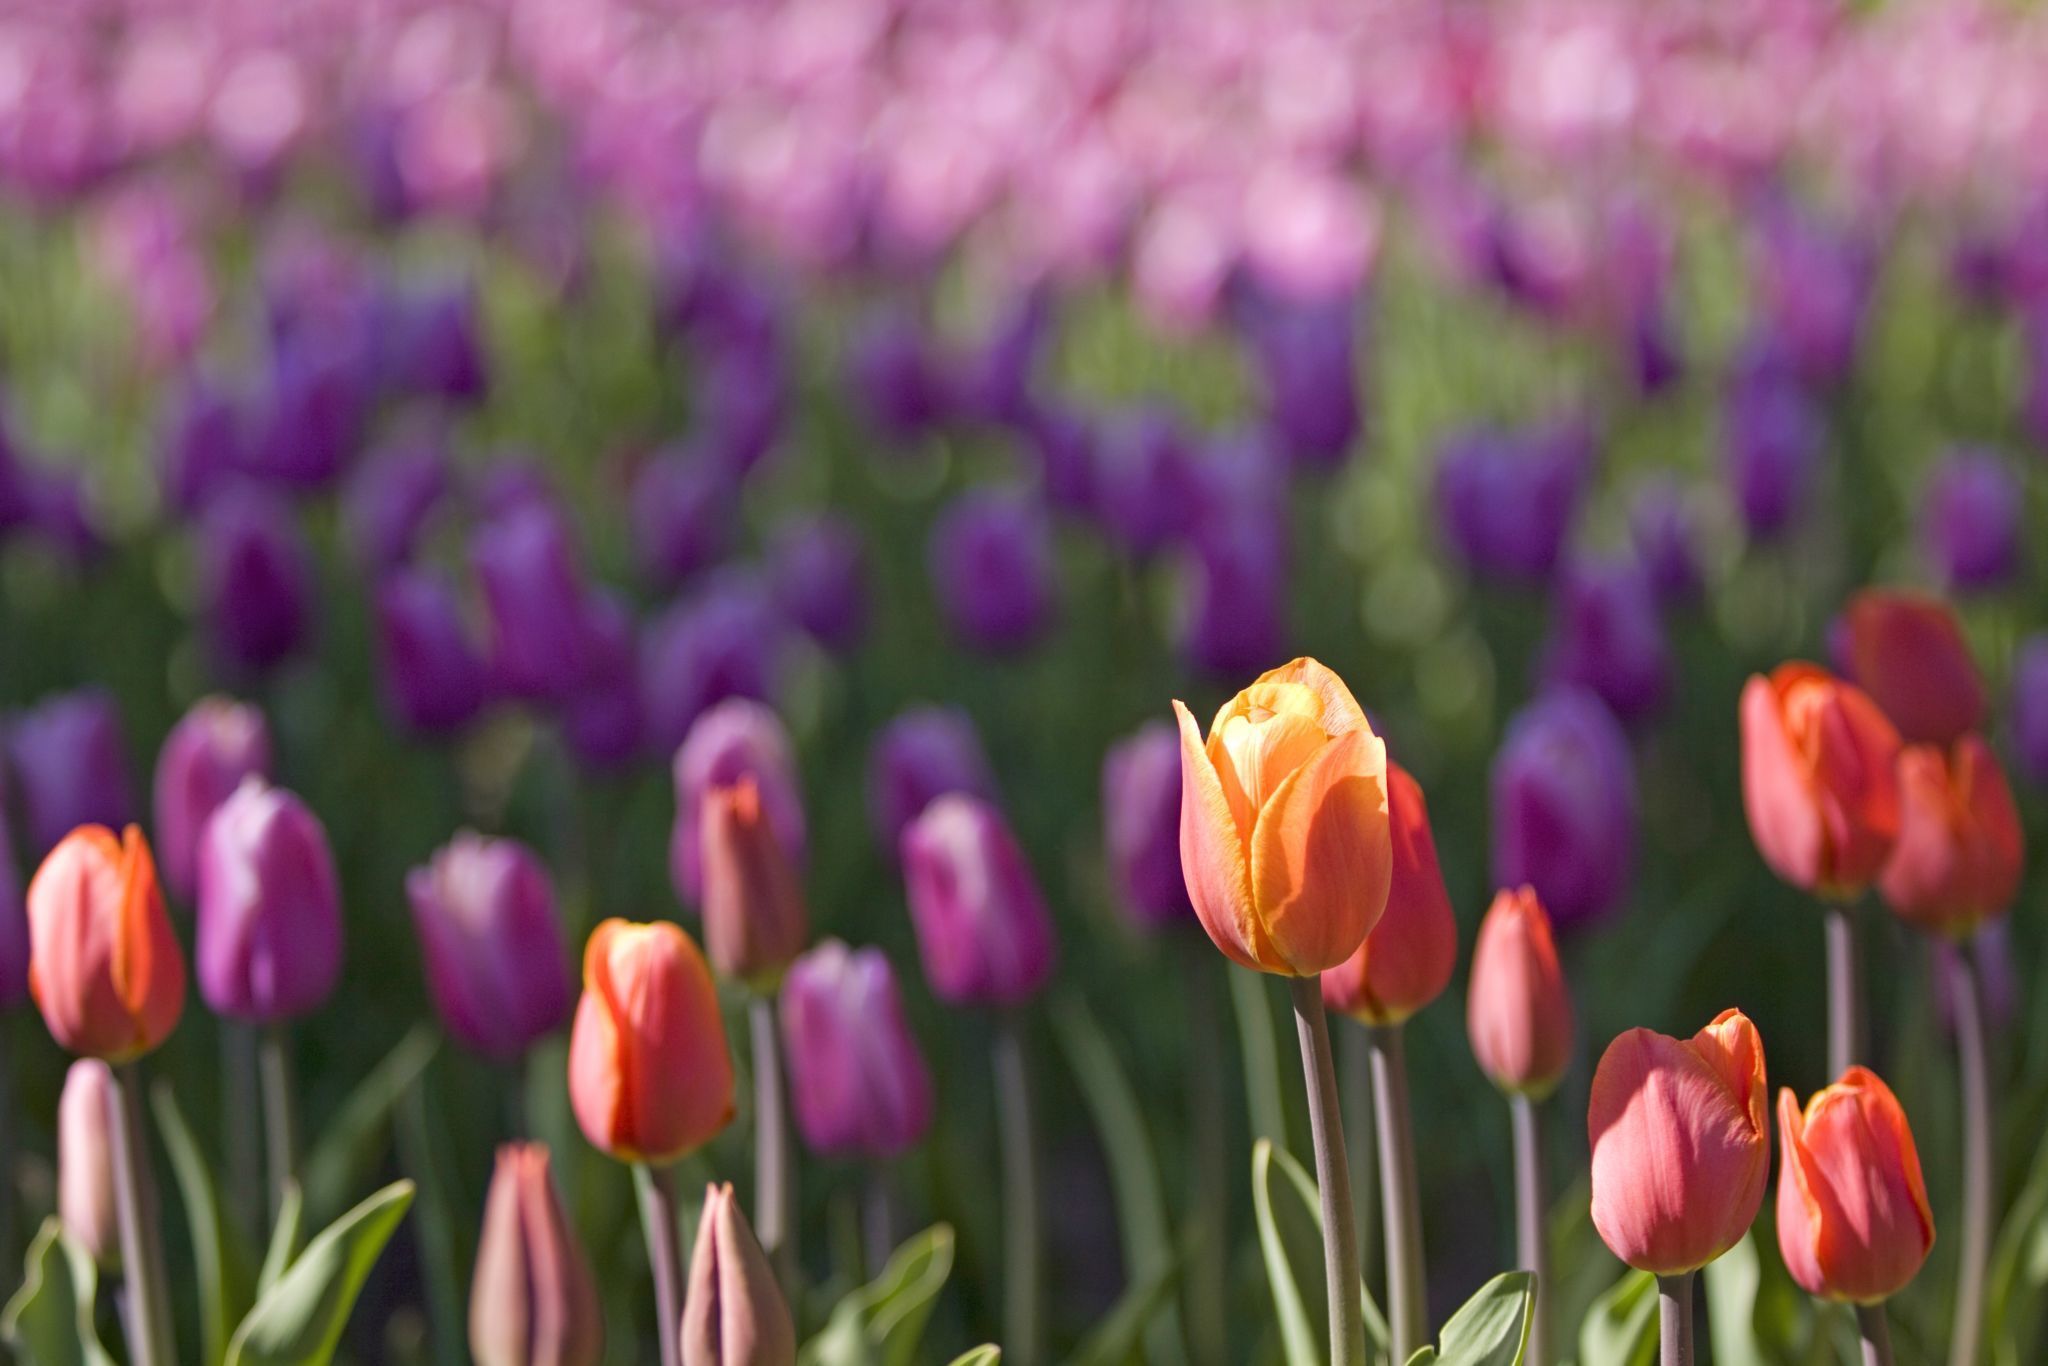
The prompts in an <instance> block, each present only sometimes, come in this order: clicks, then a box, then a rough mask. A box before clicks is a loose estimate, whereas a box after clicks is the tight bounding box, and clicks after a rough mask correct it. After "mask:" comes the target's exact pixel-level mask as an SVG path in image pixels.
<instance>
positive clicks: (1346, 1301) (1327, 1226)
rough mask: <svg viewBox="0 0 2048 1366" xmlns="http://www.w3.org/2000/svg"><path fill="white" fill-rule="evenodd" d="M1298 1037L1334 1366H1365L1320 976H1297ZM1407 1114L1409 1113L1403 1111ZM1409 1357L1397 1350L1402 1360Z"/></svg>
mask: <svg viewBox="0 0 2048 1366" xmlns="http://www.w3.org/2000/svg"><path fill="white" fill-rule="evenodd" d="M1287 989H1288V995H1289V996H1290V998H1291V999H1292V1001H1293V1004H1294V1028H1295V1033H1296V1034H1297V1035H1298V1036H1299V1037H1300V1039H1301V1070H1302V1073H1303V1077H1304V1080H1306V1081H1307V1083H1308V1128H1309V1141H1310V1143H1311V1144H1312V1145H1313V1146H1314V1148H1315V1156H1316V1189H1317V1190H1318V1191H1319V1192H1320V1193H1321V1195H1322V1199H1323V1280H1324V1289H1325V1291H1326V1293H1327V1296H1328V1299H1329V1302H1330V1360H1331V1362H1332V1363H1333V1366H1365V1310H1364V1305H1363V1301H1362V1299H1361V1297H1360V1282H1359V1279H1358V1229H1357V1228H1356V1226H1354V1225H1353V1223H1352V1222H1351V1164H1350V1163H1349V1162H1347V1161H1346V1160H1345V1156H1344V1106H1343V1103H1342V1102H1341V1101H1340V1100H1339V1099H1338V1097H1337V1058H1336V1055H1335V1054H1334V1053H1332V1052H1331V1050H1330V1025H1329V1020H1328V1018H1327V1017H1326V1016H1325V1015H1324V1014H1323V987H1322V979H1321V978H1320V977H1291V978H1289V979H1288V982H1287ZM1403 1114H1404V1115H1405V1114H1406V1111H1405V1110H1404V1111H1403ZM1407 1356H1408V1354H1407V1353H1405V1352H1399V1351H1397V1352H1396V1357H1397V1359H1399V1360H1402V1361H1405V1360H1407Z"/></svg>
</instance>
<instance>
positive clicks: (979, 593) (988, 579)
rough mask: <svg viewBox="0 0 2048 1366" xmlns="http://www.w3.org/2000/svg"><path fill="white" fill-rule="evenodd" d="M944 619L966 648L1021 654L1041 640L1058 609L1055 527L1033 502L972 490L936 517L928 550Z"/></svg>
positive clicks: (1009, 494)
mask: <svg viewBox="0 0 2048 1366" xmlns="http://www.w3.org/2000/svg"><path fill="white" fill-rule="evenodd" d="M926 564H927V566H928V569H929V572H930V574H931V580H932V591H933V593H934V594H935V595H936V597H937V598H938V603H939V612H940V615H941V616H943V617H944V618H945V621H946V624H947V626H948V627H950V628H951V629H952V631H953V633H954V634H955V635H957V636H958V637H960V639H961V640H962V641H963V642H964V643H966V644H967V645H969V646H971V647H973V648H975V649H979V650H985V651H990V652H1005V651H1017V650H1022V649H1025V648H1028V647H1029V646H1031V645H1033V644H1035V643H1036V642H1037V641H1039V640H1040V639H1042V638H1043V637H1044V636H1045V634H1046V632H1047V630H1048V629H1049V628H1050V627H1051V626H1052V624H1053V618H1054V615H1055V613H1056V611H1057V607H1058V597H1059V565H1058V561H1057V558H1056V556H1055V554H1054V548H1053V541H1052V522H1051V519H1050V518H1048V517H1047V516H1046V513H1045V509H1044V508H1043V507H1041V506H1039V504H1038V503H1037V502H1036V501H1035V500H1033V499H1032V498H1030V497H1028V496H1025V495H1022V494H1018V493H1015V492H1007V491H1001V490H996V489H988V488H977V489H971V490H969V491H968V492H966V493H963V494H961V495H960V497H959V498H958V499H956V500H954V502H953V503H952V505H951V506H949V507H947V508H946V510H945V511H944V512H942V513H940V514H939V517H938V520H937V521H936V522H935V523H934V524H933V526H932V534H931V542H930V546H929V548H928V550H927V553H926Z"/></svg>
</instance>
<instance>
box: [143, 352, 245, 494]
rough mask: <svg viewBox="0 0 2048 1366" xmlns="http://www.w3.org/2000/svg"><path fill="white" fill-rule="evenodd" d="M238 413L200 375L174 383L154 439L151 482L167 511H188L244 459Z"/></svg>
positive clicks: (231, 402) (224, 395) (225, 396)
mask: <svg viewBox="0 0 2048 1366" xmlns="http://www.w3.org/2000/svg"><path fill="white" fill-rule="evenodd" d="M245 444H246V437H245V434H244V431H243V424H242V416H241V413H240V412H239V411H238V410H237V408H236V406H235V403H234V400H233V399H231V398H230V397H229V396H228V394H227V392H226V391H225V390H223V389H222V388H221V387H220V386H219V385H218V384H216V383H214V382H213V381H212V380H209V379H207V378H206V377H205V376H203V375H199V374H193V375H191V376H189V377H188V378H187V379H185V380H184V382H183V383H182V384H181V385H180V386H179V389H178V392H177V394H176V395H175V396H174V397H173V399H172V400H171V402H170V404H169V406H168V408H167V409H166V411H165V416H164V420H163V425H162V430H161V432H160V433H159V435H158V437H157V442H156V470H157V483H158V486H159V487H160V488H161V489H162V490H163V498H164V503H165V504H166V506H168V507H169V508H170V509H171V510H172V511H174V512H179V513H184V514H187V515H190V514H192V513H195V512H197V511H199V510H200V508H202V507H204V506H205V505H206V502H207V500H208V499H209V498H210V497H212V496H213V494H214V493H215V492H216V491H217V490H218V489H219V488H220V487H221V485H222V483H223V482H224V481H226V480H228V479H231V478H232V477H233V476H234V475H235V474H236V473H237V472H238V471H239V470H241V469H243V468H244V467H245V465H246V463H247V460H248V453H247V451H246V450H245Z"/></svg>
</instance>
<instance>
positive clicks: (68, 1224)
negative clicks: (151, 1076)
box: [57, 1058, 121, 1271]
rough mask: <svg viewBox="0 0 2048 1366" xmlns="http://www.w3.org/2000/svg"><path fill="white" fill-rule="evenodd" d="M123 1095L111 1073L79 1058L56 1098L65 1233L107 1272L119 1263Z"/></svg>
mask: <svg viewBox="0 0 2048 1366" xmlns="http://www.w3.org/2000/svg"><path fill="white" fill-rule="evenodd" d="M120 1103H121V1093H120V1090H119V1088H118V1087H117V1086H116V1084H115V1082H114V1072H113V1069H112V1068H110V1067H108V1066H107V1065H106V1064H105V1063H103V1062H101V1061H100V1060H99V1059H98V1058H79V1059H78V1060H77V1061H75V1062H73V1063H72V1064H71V1070H70V1071H68V1072H66V1073H65V1074H64V1091H63V1094H61V1095H60V1096H58V1097H57V1216H58V1218H60V1219H62V1220H63V1221H64V1235H65V1236H66V1237H67V1238H69V1239H70V1240H71V1241H72V1242H74V1243H76V1244H78V1246H79V1247H80V1248H82V1249H84V1250H85V1252H86V1253H87V1254H88V1255H89V1256H91V1258H92V1259H93V1261H94V1262H95V1263H97V1264H98V1265H99V1267H100V1269H101V1270H103V1271H113V1270H116V1269H118V1268H119V1267H120V1265H121V1230H120V1226H119V1223H118V1221H117V1219H116V1216H115V1206H114V1124H115V1108H114V1107H116V1106H118V1105H119V1104H120Z"/></svg>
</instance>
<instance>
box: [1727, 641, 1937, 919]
mask: <svg viewBox="0 0 2048 1366" xmlns="http://www.w3.org/2000/svg"><path fill="white" fill-rule="evenodd" d="M1898 750H1899V735H1898V732H1897V731H1896V730H1895V729H1893V727H1892V723H1891V722H1890V721H1889V720H1887V719H1886V718H1885V715H1884V713H1883V712H1881V711H1879V710H1878V707H1877V704H1876V703H1874V702H1873V701H1871V699H1870V697H1869V695H1868V694H1866V693H1864V692H1863V691H1862V689H1860V688H1857V687H1856V686H1854V685H1853V684H1849V683H1845V682H1842V681H1841V680H1839V679H1837V678H1835V677H1834V676H1832V675H1830V674H1829V673H1828V672H1827V671H1826V670H1824V669H1821V668H1819V667H1817V666H1815V665H1812V664H1805V663H1797V662H1795V663H1790V664H1782V665H1780V666H1779V667H1778V668H1777V669H1776V670H1775V671H1773V672H1772V674H1771V675H1770V677H1768V678H1765V677H1763V676H1761V675H1756V676H1752V677H1751V678H1750V680H1749V682H1748V684H1746V685H1745V686H1744V688H1743V690H1742V801H1743V807H1744V809H1745V810H1746V811H1747V812H1748V815H1749V829H1750V834H1751V836H1752V837H1753V838H1754V839H1755V840H1756V844H1757V849H1758V851H1759V852H1760V853H1762V855H1763V856H1764V862H1766V863H1768V864H1770V866H1771V868H1772V870H1773V871H1774V872H1776V873H1777V874H1778V876H1779V877H1781V878H1783V879H1784V880H1785V881H1787V882H1789V883H1791V884H1792V885H1793V886H1795V887H1799V888H1802V889H1804V890H1807V891H1811V892H1815V893H1817V894H1819V895H1820V896H1822V897H1825V898H1827V899H1829V900H1832V901H1847V900H1850V899H1852V898H1854V897H1855V896H1856V895H1857V894H1858V893H1860V892H1861V891H1862V890H1863V889H1864V888H1865V887H1867V886H1868V885H1869V884H1870V882H1871V880H1872V879H1874V878H1875V877H1876V876H1877V874H1878V870H1879V869H1880V868H1882V867H1883V866H1884V861H1885V858H1886V856H1887V855H1889V854H1890V853H1891V848H1892V842H1893V841H1894V840H1895V839H1896V838H1897V837H1898V833H1899V789H1898V782H1897V779H1896V778H1895V776H1894V774H1893V764H1894V761H1895V760H1896V758H1897V756H1898Z"/></svg>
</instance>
